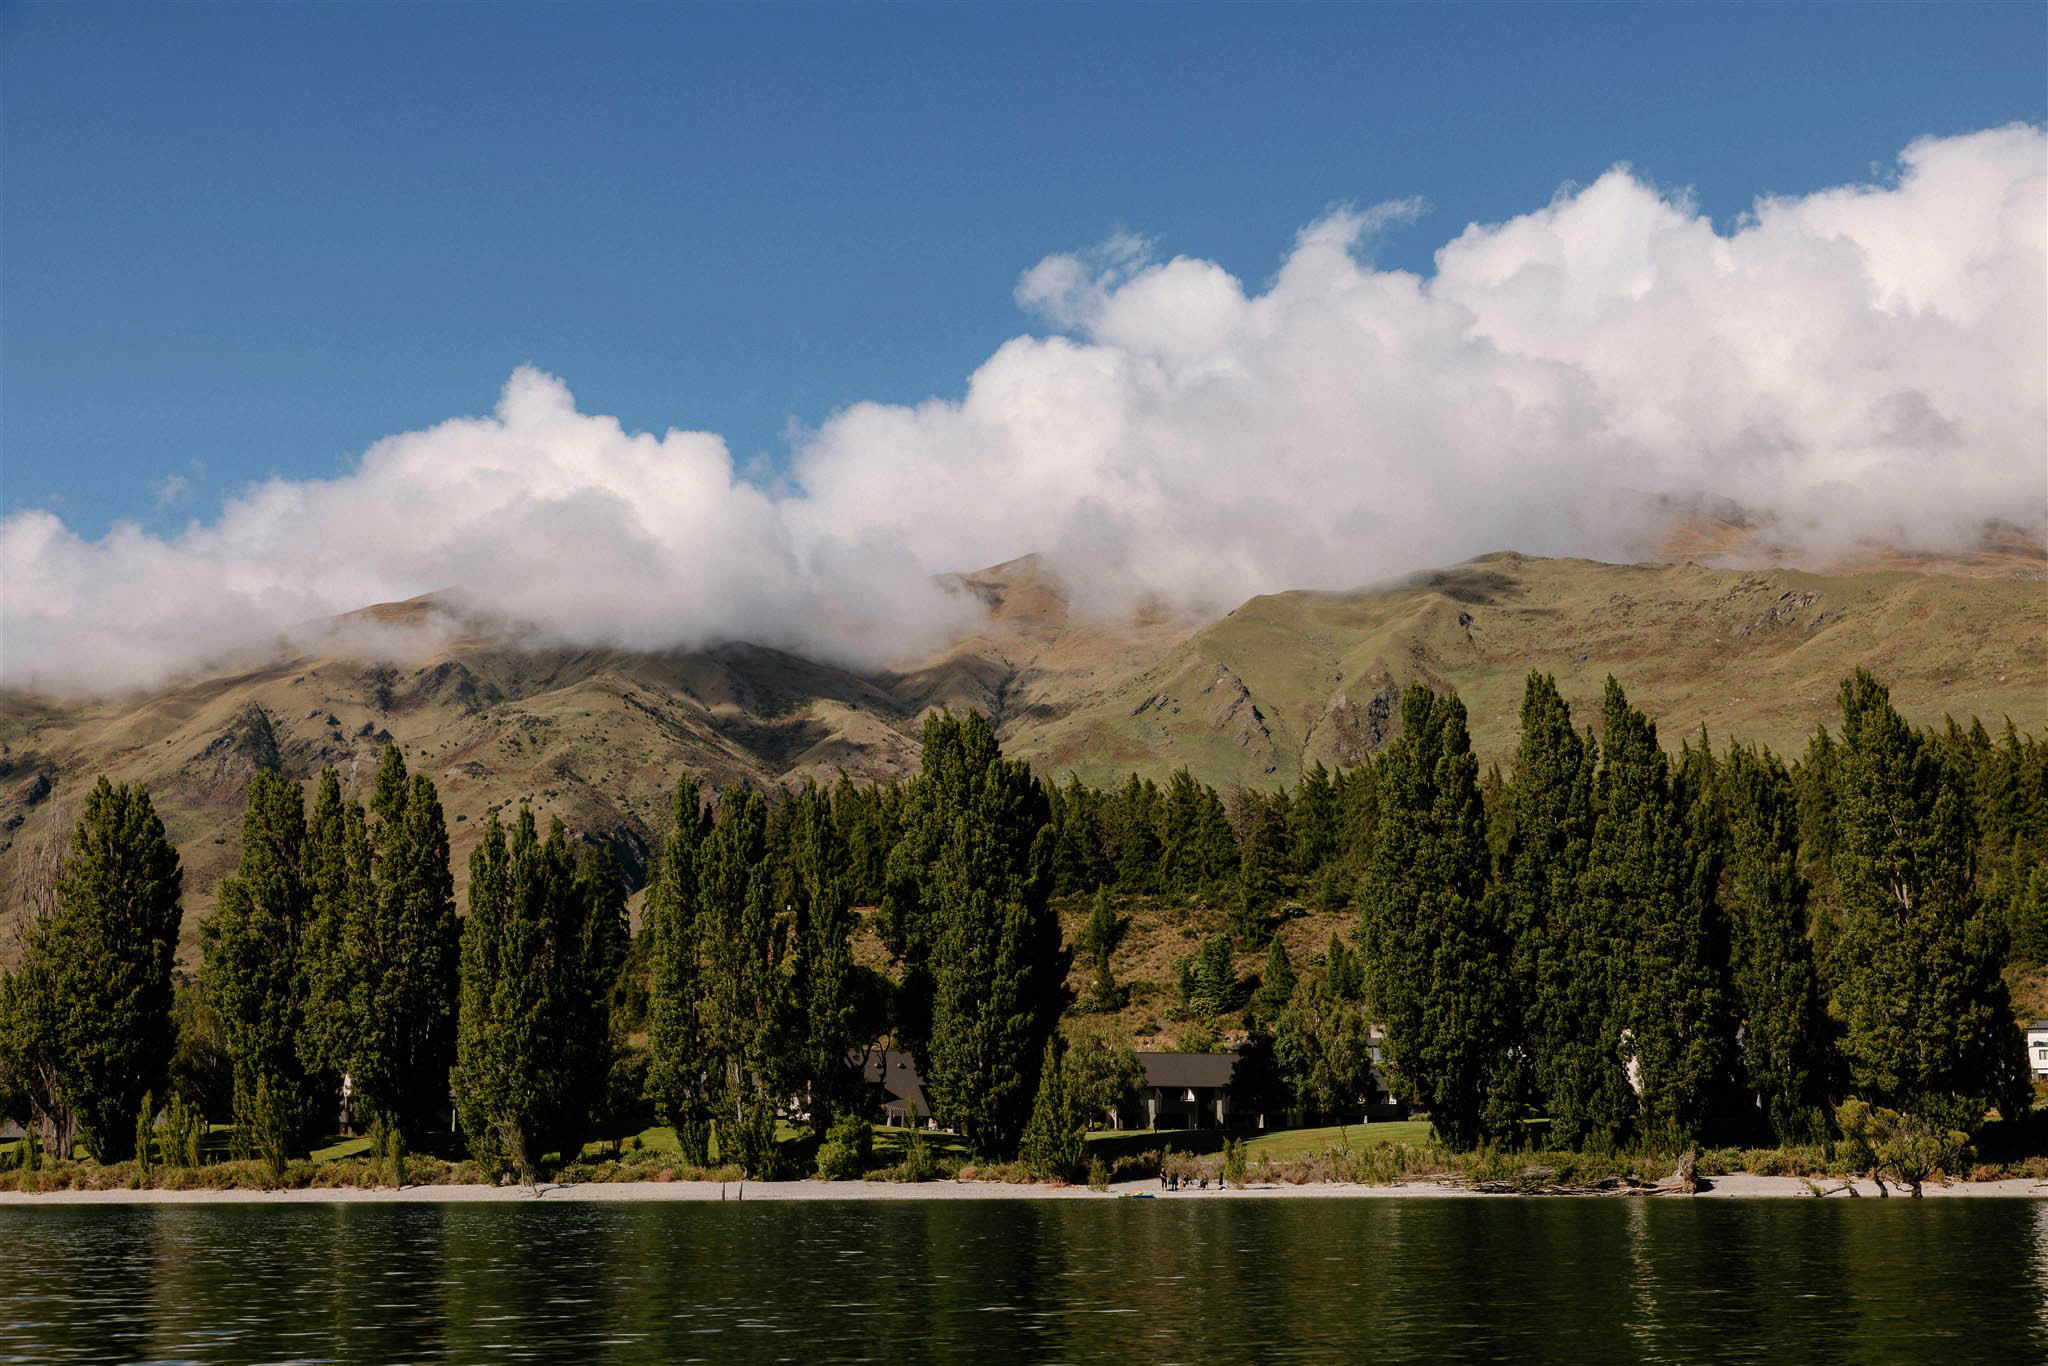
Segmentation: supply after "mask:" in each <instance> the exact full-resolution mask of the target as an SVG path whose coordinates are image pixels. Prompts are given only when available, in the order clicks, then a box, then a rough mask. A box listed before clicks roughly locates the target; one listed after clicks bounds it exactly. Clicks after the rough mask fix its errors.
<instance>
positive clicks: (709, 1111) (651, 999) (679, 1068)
mask: <svg viewBox="0 0 2048 1366" xmlns="http://www.w3.org/2000/svg"><path fill="white" fill-rule="evenodd" d="M704 833H705V813H704V809H703V798H702V796H701V794H700V792H699V790H698V787H697V784H696V781H695V780H694V779H692V778H690V777H688V776H687V775H686V776H684V777H682V778H679V779H677V780H676V792H675V800H674V803H673V807H672V813H671V817H670V821H669V829H668V832H667V834H666V835H665V836H664V837H663V839H662V846H661V861H660V863H659V864H658V865H656V868H655V874H654V879H653V881H652V882H651V883H649V885H648V888H647V907H646V913H645V929H644V931H643V932H644V933H645V934H646V936H647V939H648V980H647V1044H648V1051H649V1053H650V1055H651V1060H650V1062H649V1065H648V1081H647V1087H648V1090H649V1091H650V1092H651V1093H652V1094H653V1096H654V1108H655V1113H656V1114H658V1115H659V1116H660V1117H661V1120H662V1122H663V1123H665V1124H667V1125H668V1126H669V1127H670V1128H672V1129H674V1130H675V1134H676V1141H677V1143H678V1145H679V1146H680V1147H681V1149H682V1153H683V1160H684V1161H685V1162H688V1163H691V1164H692V1165H694V1166H699V1167H702V1166H705V1165H707V1164H708V1163H709V1162H710V1160H711V1159H710V1143H711V1121H712V1118H713V1115H714V1113H715V1111H714V1108H713V1103H712V1092H711V1077H710V1075H709V1073H708V1071H707V1070H706V1067H705V1062H704V1048H705V1041H704V1026H703V1019H702V1008H701V1006H702V998H701V992H702V986H701V982H702V976H703V968H702V962H701V944H700V940H699V936H698V932H697V909H698V905H697V851H698V848H699V846H700V845H701V844H702V843H703V840H704Z"/></svg>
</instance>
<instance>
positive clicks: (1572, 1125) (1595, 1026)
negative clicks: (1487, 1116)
mask: <svg viewBox="0 0 2048 1366" xmlns="http://www.w3.org/2000/svg"><path fill="white" fill-rule="evenodd" d="M1595 763H1596V747H1595V746H1594V743H1593V739H1592V737H1591V735H1581V734H1580V733H1579V732H1578V731H1575V730H1574V729H1573V728H1572V716H1571V709H1570V708H1569V707H1568V706H1566V705H1565V701H1564V698H1563V697H1562V696H1561V695H1559V693H1558V691H1557V683H1556V680H1555V679H1553V678H1552V677H1551V676H1550V675H1548V674H1540V673H1535V672H1531V673H1530V675H1529V677H1528V681H1527V682H1526V683H1525V684H1524V686H1523V690H1522V713H1521V735H1520V738H1519V739H1518V740H1517V741H1516V745H1515V757H1514V762H1513V765H1512V767H1511V770H1510V774H1509V777H1508V780H1507V785H1506V787H1505V788H1504V790H1503V792H1502V795H1501V799H1500V800H1501V813H1500V821H1499V824H1500V826H1501V830H1502V837H1503V838H1502V845H1501V849H1500V856H1499V872H1500V887H1501V893H1502V895H1503V897H1504V899H1505V909H1506V914H1507V921H1508V936H1509V942H1510V944H1511V950H1510V959H1509V966H1510V972H1511V978H1510V981H1511V989H1510V993H1509V1020H1510V1028H1511V1029H1512V1030H1513V1032H1514V1035H1515V1036H1516V1037H1517V1038H1519V1039H1520V1040H1521V1041H1522V1049H1523V1059H1522V1064H1521V1065H1522V1066H1523V1068H1524V1069H1525V1070H1526V1071H1527V1072H1528V1073H1529V1074H1530V1077H1529V1082H1530V1084H1531V1085H1532V1089H1533V1091H1534V1099H1535V1102H1536V1104H1537V1105H1538V1106H1539V1107H1540V1108H1542V1109H1543V1110H1544V1111H1545V1112H1546V1113H1548V1114H1549V1116H1550V1120H1551V1138H1552V1141H1553V1142H1559V1143H1564V1144H1568V1145H1569V1144H1576V1143H1578V1142H1582V1141H1583V1140H1584V1139H1585V1138H1586V1137H1587V1136H1588V1134H1589V1132H1590V1131H1592V1130H1595V1129H1597V1128H1599V1127H1600V1123H1599V1121H1598V1120H1597V1119H1596V1118H1595V1117H1596V1116H1599V1115H1605V1114H1608V1113H1610V1112H1611V1111H1612V1109H1613V1108H1614V1107H1615V1106H1616V1105H1617V1103H1618V1102H1617V1100H1616V1096H1617V1095H1618V1094H1619V1092H1618V1090H1617V1089H1616V1088H1618V1087H1619V1086H1620V1085H1621V1083H1622V1079H1621V1076H1620V1072H1619V1064H1618V1062H1617V1061H1616V1047H1615V1045H1616V1040H1617V1038H1618V1035H1619V1026H1618V1025H1617V1024H1616V1023H1615V1005H1614V993H1615V989H1616V987H1617V985H1618V983H1617V982H1616V980H1615V972H1614V962H1613V947H1614V946H1613V945H1611V944H1610V943H1609V942H1608V936H1607V933H1606V927H1605V926H1604V924H1603V923H1602V922H1601V920H1600V918H1599V917H1598V916H1596V915H1594V914H1593V913H1592V909H1591V907H1590V905H1589V904H1588V903H1587V902H1586V901H1585V900H1583V898H1582V896H1581V887H1582V884H1583V883H1584V881H1585V875H1586V861H1587V856H1588V853H1589V851H1590V849H1591V846H1592V838H1593V772H1594V765H1595Z"/></svg>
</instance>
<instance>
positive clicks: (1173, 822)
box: [1158, 768, 1237, 896]
mask: <svg viewBox="0 0 2048 1366" xmlns="http://www.w3.org/2000/svg"><path fill="white" fill-rule="evenodd" d="M1236 862H1237V841H1236V838H1235V836H1234V835H1232V833H1231V829H1230V818H1229V817H1228V816H1226V815H1225V814H1224V811H1223V802H1222V799H1220V798H1219V797H1217V795H1216V792H1215V790H1214V789H1213V788H1210V787H1208V786H1207V785H1205V784H1203V783H1201V782H1198V781H1196V779H1195V776H1194V775H1193V774H1192V773H1190V772H1188V770H1187V769H1185V768H1180V769H1176V770H1174V773H1173V776H1172V777H1171V778H1169V779H1168V780H1167V784H1166V792H1165V794H1164V795H1163V796H1162V798H1161V799H1160V802H1159V871H1158V881H1159V890H1160V891H1162V892H1165V893H1167V894H1168V895H1172V896H1189V895H1193V894H1195V893H1198V892H1201V891H1204V890H1206V889H1207V888H1209V887H1212V886H1214V885H1215V884H1216V883H1218V882H1220V881H1222V880H1223V879H1224V878H1226V877H1228V876H1229V875H1230V871H1231V868H1232V866H1233V865H1234V864H1235V863H1236Z"/></svg>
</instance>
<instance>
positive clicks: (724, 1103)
mask: <svg viewBox="0 0 2048 1366" xmlns="http://www.w3.org/2000/svg"><path fill="white" fill-rule="evenodd" d="M697 875H698V887H697V897H698V913H697V915H698V920H697V934H698V940H699V943H700V945H701V946H702V948H701V952H702V954H703V958H702V964H703V970H702V975H701V976H700V977H699V979H698V983H699V985H698V995H699V1000H700V1002H701V1004H700V1007H699V1010H700V1015H699V1018H700V1019H701V1021H702V1022H703V1029H704V1035H703V1038H704V1061H705V1063H706V1065H707V1068H708V1070H709V1071H710V1072H711V1075H712V1079H713V1080H712V1084H713V1085H714V1086H715V1087H716V1088H717V1089H716V1095H717V1098H718V1100H717V1105H718V1108H717V1114H718V1120H717V1129H716V1132H717V1137H718V1149H719V1160H720V1161H722V1162H736V1163H738V1164H739V1166H740V1168H741V1169H742V1170H743V1171H745V1172H746V1173H747V1174H748V1175H749V1176H762V1175H766V1174H767V1173H769V1172H770V1171H771V1170H772V1169H773V1166H774V1163H775V1105H776V1102H777V1100H778V1099H779V1098H781V1097H782V1096H785V1095H787V1094H788V1089H787V1086H786V1085H785V1083H786V1082H787V1081H788V1079H789V1078H788V1073H789V1070H790V1069H789V1059H788V1055H787V1049H786V1047H785V1044H786V1040H785V1038H784V1037H783V1034H782V1031H781V1030H780V1029H779V1028H778V1026H779V1025H780V1023H781V1022H782V1020H783V1019H784V1018H785V1016H784V1012H785V1011H786V1010H787V1008H788V1007H787V997H786V995H785V990H784V980H783V971H782V962H783V955H784V952H785V950H786V947H787V937H786V930H785V927H784V925H783V923H782V918H781V914H780V911H779V908H778V906H777V904H776V900H775V896H776V890H777V889H776V885H775V870H774V867H773V865H772V863H771V862H770V859H769V851H768V806H767V803H766V802H764V801H763V800H762V799H761V797H760V795H759V794H757V793H755V792H754V791H752V790H751V789H748V788H744V787H731V788H727V789H726V790H725V791H724V792H723V793H721V794H720V796H719V802H718V812H717V816H716V818H715V819H714V820H713V822H712V825H711V831H710V833H709V834H708V835H706V836H705V839H704V843H703V845H702V846H701V847H700V848H699V850H698V854H697Z"/></svg>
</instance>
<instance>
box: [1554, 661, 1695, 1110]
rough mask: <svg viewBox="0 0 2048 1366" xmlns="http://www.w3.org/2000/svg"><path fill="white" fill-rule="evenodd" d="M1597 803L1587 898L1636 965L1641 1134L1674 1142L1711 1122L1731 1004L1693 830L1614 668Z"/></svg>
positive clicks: (1631, 1013)
mask: <svg viewBox="0 0 2048 1366" xmlns="http://www.w3.org/2000/svg"><path fill="white" fill-rule="evenodd" d="M1601 720H1602V728H1603V730H1604V731H1605V733H1606V744H1605V750H1606V752H1605V754H1604V756H1603V762H1602V764H1601V766H1600V784H1599V802H1600V812H1599V815H1598V817H1597V818H1596V819H1595V820H1594V823H1593V846H1592V851H1591V857H1590V860H1589V863H1588V868H1587V879H1586V888H1587V897H1588V899H1589V900H1590V901H1591V902H1592V903H1593V910H1594V913H1595V914H1597V915H1599V916H1601V917H1603V919H1604V920H1605V922H1606V924H1607V925H1608V926H1610V927H1611V928H1612V930H1613V932H1614V933H1615V935H1616V942H1618V943H1619V944H1620V945H1621V946H1622V952H1623V954H1624V955H1625V956H1624V958H1623V960H1622V961H1623V962H1624V963H1625V971H1627V972H1628V973H1629V974H1630V978H1629V980H1628V981H1627V983H1626V986H1625V989H1624V990H1623V991H1622V992H1621V993H1620V995H1621V1000H1622V1003H1623V1009H1622V1015H1623V1018H1624V1019H1625V1021H1626V1028H1627V1036H1626V1038H1625V1039H1624V1041H1623V1046H1622V1051H1623V1055H1624V1056H1625V1057H1627V1058H1629V1059H1631V1060H1632V1061H1633V1063H1634V1065H1635V1068H1636V1074H1637V1082H1638V1085H1639V1086H1640V1088H1641V1091H1640V1095H1639V1096H1638V1104H1639V1107H1640V1112H1641V1119H1642V1130H1643V1137H1644V1138H1645V1139H1646V1140H1647V1141H1648V1142H1649V1143H1651V1144H1652V1145H1653V1146H1656V1147H1660V1148H1673V1147H1679V1146H1683V1145H1685V1144H1688V1143H1691V1142H1694V1141H1696V1140H1697V1138H1698V1137H1699V1135H1700V1133H1701V1131H1702V1129H1703V1128H1704V1126H1705V1124H1706V1120H1707V1116H1708V1114H1709V1113H1710V1111H1711V1109H1712V1105H1713V1101H1714V1098H1715V1094H1716V1089H1717V1087H1718V1085H1719V1083H1720V1078H1721V1073H1722V1067H1723V1065H1724V1063H1725V1061H1726V1058H1725V1054H1724V1050H1723V1043H1724V1041H1723V1038H1722V1035H1721V1031H1720V1027H1719V1026H1720V1022H1721V1019H1722V1013H1723V1011H1724V1009H1725V1005H1724V1002H1723V999H1722V991H1721V983H1720V981H1719V980H1718V979H1717V978H1716V976H1715V973H1714V968H1713V962H1712V958H1713V954H1712V945H1711V942H1710V935H1711V933H1712V929H1711V926H1710V925H1709V923H1708V921H1707V915H1708V914H1709V911H1710V908H1708V907H1704V906H1702V905H1701V904H1700V902H1699V901H1698V899H1697V898H1696V897H1695V896H1694V895H1693V893H1694V890H1695V889H1694V885H1693V880H1692V868H1691V864H1690V860H1689V857H1688V850H1687V848H1686V839H1685V829H1684V826H1683V824H1682V820H1681V816H1680V813H1679V811H1678V808H1677V803H1676V802H1675V800H1674V799H1673V796H1672V792H1671V780H1670V766H1669V764H1668V762H1667V761H1666V759H1665V756H1664V751H1663V750H1662V749H1660V748H1658V745H1657V728H1656V726H1655V725H1654V724H1653V723H1652V722H1651V721H1650V720H1649V718H1648V717H1646V716H1644V715H1643V714H1642V713H1641V712H1639V711H1637V710H1636V709H1635V708H1633V707H1631V706H1629V704H1628V698H1627V696H1626V694H1624V693H1623V692H1622V689H1621V685H1620V684H1619V683H1617V682H1616V681H1615V680H1614V679H1613V678H1612V677H1610V678H1609V679H1608V680H1607V693H1606V696H1605V698H1604V699H1603V702H1602V706H1601Z"/></svg>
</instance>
